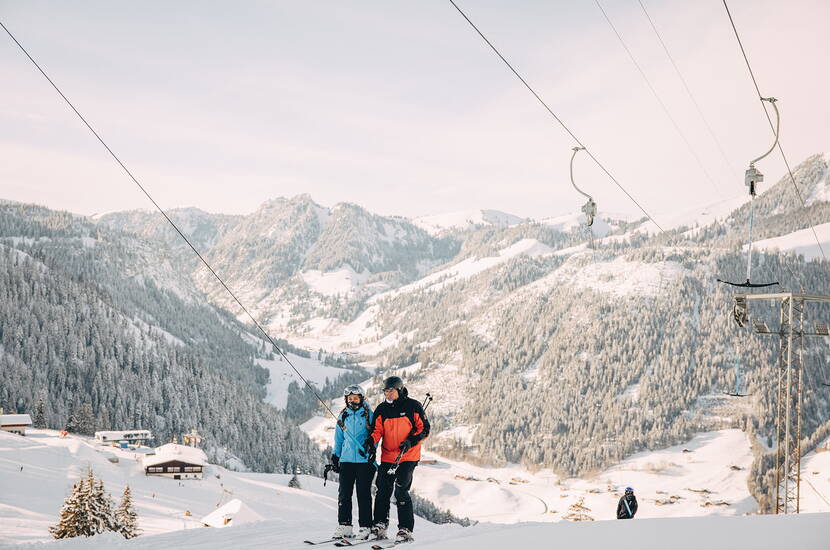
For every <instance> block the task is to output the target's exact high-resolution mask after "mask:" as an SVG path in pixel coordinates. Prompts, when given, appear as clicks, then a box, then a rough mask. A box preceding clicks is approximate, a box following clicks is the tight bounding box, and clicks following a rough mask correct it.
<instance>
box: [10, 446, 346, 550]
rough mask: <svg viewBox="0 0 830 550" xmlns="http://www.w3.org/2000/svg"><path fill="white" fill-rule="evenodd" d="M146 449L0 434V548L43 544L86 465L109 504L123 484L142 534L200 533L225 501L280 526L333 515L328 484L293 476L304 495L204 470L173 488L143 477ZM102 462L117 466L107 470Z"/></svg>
mask: <svg viewBox="0 0 830 550" xmlns="http://www.w3.org/2000/svg"><path fill="white" fill-rule="evenodd" d="M147 451H148V449H140V450H137V451H130V450H120V449H115V448H113V447H104V446H99V445H98V444H96V443H95V442H94V441H93V440H90V439H88V438H83V437H75V436H68V437H67V438H60V437H58V435H57V432H55V431H52V430H30V431H29V432H28V434H27V436H26V437H21V436H16V435H11V434H7V433H4V432H0V486H2V490H0V543H8V542H26V541H35V540H46V539H48V538H49V536H50V535H49V533H48V527H49V526H50V525H53V524H55V523H56V520H57V517H58V513H59V511H60V507H61V504H62V503H63V499H64V498H65V497H66V495H68V494H69V492H70V491H71V489H72V484H73V483H74V482H75V481H76V480H77V479H78V478H79V476H80V475H81V474H82V472H83V471H84V469H86V468H87V467H92V468H93V470H94V472H95V475H96V477H99V478H101V479H103V481H104V484H105V486H106V489H107V490H108V491H109V492H110V494H112V496H113V498H115V499H116V501H117V500H118V498H119V497H120V495H121V492H122V491H123V489H124V486H125V485H129V486H130V490H131V491H132V494H133V497H134V499H135V505H136V510H137V512H138V516H139V527H140V528H141V529H142V530H143V531H144V533H145V534H147V535H152V534H158V533H166V532H169V531H173V530H180V529H193V528H197V527H200V519H201V518H203V517H205V516H207V515H208V514H210V513H211V512H213V511H214V510H216V508H218V507H219V505H222V504H225V503H227V502H229V501H231V500H232V499H239V500H240V501H241V502H242V503H243V504H244V505H245V508H246V510H250V511H252V512H254V513H255V514H256V515H259V516H261V517H263V518H267V519H273V518H279V519H280V521H281V522H283V523H284V522H288V521H298V522H299V521H303V520H305V519H308V518H309V517H315V516H318V517H333V514H334V513H335V510H336V506H337V501H336V491H337V487H336V485H328V486H327V487H325V488H324V487H323V486H322V480H321V479H318V478H312V477H307V476H299V477H300V482H301V484H302V486H303V487H306V488H309V489H311V492H309V491H303V490H298V489H292V488H289V487H288V486H287V485H288V480H289V478H290V476H289V475H285V474H254V473H239V472H232V471H229V470H226V469H225V468H222V467H219V466H213V465H211V466H208V467H207V469H206V471H205V476H204V479H203V480H187V481H182V482H181V483H179V482H178V481H175V480H172V479H167V478H160V477H146V476H145V475H144V472H143V470H142V468H141V465H140V462H139V461H138V460H136V459H137V458H140V457H141V456H143V453H144V452H147ZM108 457H118V459H119V462H118V463H117V464H113V463H111V462H110V461H109V460H108ZM21 466H22V467H23V469H22V470H21V469H20V468H21ZM186 512H190V515H189V516H188V515H186ZM253 516H254V514H249V515H248V517H249V518H251V517H253ZM332 523H334V522H332Z"/></svg>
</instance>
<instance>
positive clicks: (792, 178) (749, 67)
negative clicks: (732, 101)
mask: <svg viewBox="0 0 830 550" xmlns="http://www.w3.org/2000/svg"><path fill="white" fill-rule="evenodd" d="M723 7H724V8H725V9H726V15H727V16H729V23H730V24H731V25H732V31H733V32H734V33H735V39H736V40H737V41H738V46H739V47H740V48H741V54H742V55H743V58H744V62H745V63H746V68H747V70H748V71H749V76H750V78H752V84H753V85H754V86H755V92H756V93H757V94H758V99H759V100H760V101H761V106H762V107H763V108H764V115H765V116H766V117H767V122H769V127H770V129H771V130H772V131H773V133H775V124H774V123H773V122H772V117H770V116H769V111H767V106H766V104H765V102H764V96H763V95H762V94H761V88H760V87H759V86H758V80H757V79H756V78H755V72H754V71H753V70H752V65H750V63H749V57H748V56H747V53H746V49H745V48H744V44H743V41H742V40H741V35H740V34H739V33H738V28H737V27H736V26H735V20H734V19H733V18H732V12H731V11H730V10H729V5H728V4H727V3H726V0H723ZM778 151H779V152H780V153H781V158H782V159H784V165H785V166H786V167H787V173H788V174H789V176H790V182H791V183H792V185H793V189H795V194H796V196H798V199H799V200H800V201H801V204H802V206H803V207H804V208H805V209H806V208H807V202H806V201H805V200H804V196H803V195H802V194H801V190H800V189H799V188H798V184H796V182H795V176H794V175H793V171H792V168H790V162H789V161H788V160H787V155H785V154H784V148H783V147H782V146H781V140H780V139H779V140H778ZM807 223H809V224H810V229H811V230H812V232H813V237H814V238H815V239H816V244H817V245H818V249H819V251H820V252H821V256H822V257H823V258H824V259H825V260H826V259H827V255H826V254H825V253H824V247H823V246H822V245H821V241H820V240H819V238H818V233H816V228H815V226H814V225H813V224H812V222H810V221H809V220H807Z"/></svg>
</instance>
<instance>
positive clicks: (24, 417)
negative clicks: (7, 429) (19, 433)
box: [0, 414, 32, 426]
mask: <svg viewBox="0 0 830 550" xmlns="http://www.w3.org/2000/svg"><path fill="white" fill-rule="evenodd" d="M31 425H32V417H31V416H29V415H28V414H0V426H31Z"/></svg>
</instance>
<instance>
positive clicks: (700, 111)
mask: <svg viewBox="0 0 830 550" xmlns="http://www.w3.org/2000/svg"><path fill="white" fill-rule="evenodd" d="M637 2H638V3H639V4H640V7H641V8H642V9H643V13H644V14H645V15H646V19H648V22H649V24H650V25H651V28H652V30H654V34H655V35H656V36H657V40H658V41H659V42H660V45H661V46H662V47H663V51H664V52H666V56H667V57H668V58H669V61H670V62H671V64H672V67H674V71H675V72H676V73H677V76H678V78H680V82H682V83H683V88H684V89H685V90H686V94H688V96H689V99H690V100H691V101H692V104H693V105H694V106H695V110H697V114H698V115H699V116H700V120H702V121H703V125H704V126H706V131H707V132H709V135H710V136H711V138H712V141H714V142H715V145H716V146H717V148H718V151H720V154H721V156H722V157H723V160H724V163H725V164H726V166H727V168H729V171H730V172H732V175H733V176H734V177H735V178H736V179H737V178H738V174H737V172H735V168H734V167H733V166H732V162H731V161H730V160H729V156H728V155H727V154H726V152H725V151H724V149H723V145H721V142H720V140H719V139H718V137H717V136H716V135H715V132H714V130H712V126H711V125H710V124H709V121H708V120H707V119H706V116H705V115H704V114H703V109H701V108H700V105H699V104H698V102H697V100H696V99H695V96H694V94H692V90H691V88H689V84H688V83H687V82H686V79H685V78H684V77H683V73H681V72H680V67H678V66H677V63H676V62H675V61H674V56H672V54H671V52H670V51H669V48H668V46H666V43H665V42H664V41H663V37H662V36H661V35H660V31H658V30H657V25H655V24H654V20H653V19H652V18H651V15H649V13H648V10H646V6H645V4H643V2H642V0H637Z"/></svg>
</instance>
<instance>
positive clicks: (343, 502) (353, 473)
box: [337, 462, 375, 527]
mask: <svg viewBox="0 0 830 550" xmlns="http://www.w3.org/2000/svg"><path fill="white" fill-rule="evenodd" d="M374 476H375V465H374V464H371V463H368V462H341V463H340V488H339V489H338V491H337V523H339V524H340V525H351V524H352V492H353V491H354V489H355V488H356V489H357V514H358V516H357V517H358V525H360V526H361V527H371V526H372V478H373V477H374Z"/></svg>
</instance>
